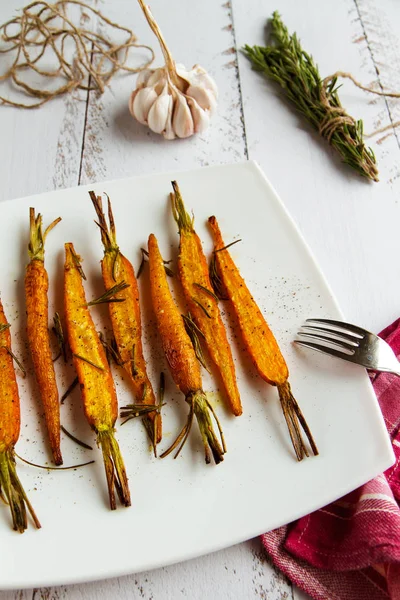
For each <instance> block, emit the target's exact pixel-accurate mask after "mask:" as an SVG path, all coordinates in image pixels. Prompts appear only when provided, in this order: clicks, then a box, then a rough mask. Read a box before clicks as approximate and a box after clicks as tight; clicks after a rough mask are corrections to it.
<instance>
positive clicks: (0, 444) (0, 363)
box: [0, 301, 40, 533]
mask: <svg viewBox="0 0 400 600" xmlns="http://www.w3.org/2000/svg"><path fill="white" fill-rule="evenodd" d="M20 423H21V420H20V406H19V394H18V385H17V380H16V377H15V371H14V365H13V359H12V355H11V335H10V325H9V323H7V319H6V317H5V315H4V310H3V305H2V303H1V301H0V496H1V497H2V498H5V499H6V500H7V503H8V505H9V507H10V510H11V517H12V522H13V527H14V529H15V531H19V532H20V533H23V532H24V531H25V529H26V528H27V526H28V521H27V514H26V508H28V511H29V513H30V515H31V517H32V519H33V521H34V523H35V525H36V527H37V528H40V523H39V520H38V518H37V516H36V515H35V511H34V510H33V508H32V506H31V504H30V502H29V500H28V498H27V496H26V494H25V491H24V488H23V487H22V484H21V482H20V480H19V478H18V475H17V470H16V465H15V454H14V446H15V444H16V443H17V441H18V438H19V431H20Z"/></svg>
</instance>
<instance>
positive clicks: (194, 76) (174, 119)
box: [129, 0, 218, 140]
mask: <svg viewBox="0 0 400 600" xmlns="http://www.w3.org/2000/svg"><path fill="white" fill-rule="evenodd" d="M138 1H139V4H140V6H141V8H142V10H143V12H144V14H145V16H146V19H147V21H148V23H149V25H150V27H151V28H152V30H153V31H154V33H155V34H156V36H157V38H158V40H159V42H160V45H161V49H162V51H163V54H164V58H165V66H164V67H160V68H158V69H145V70H144V71H141V72H140V73H139V75H138V78H137V81H136V89H135V90H134V91H133V92H132V94H131V97H130V101H129V110H130V112H131V114H132V116H133V117H135V119H137V121H139V123H142V124H143V125H148V127H149V128H150V129H151V130H152V131H154V132H155V133H159V134H162V135H163V136H164V138H166V139H167V140H173V139H175V138H176V137H178V138H187V137H190V136H191V135H193V134H194V133H202V132H203V131H204V130H205V129H206V128H207V127H208V124H209V121H210V116H211V115H212V114H213V113H214V112H215V110H216V107H217V98H218V90H217V86H216V84H215V82H214V80H213V79H212V78H211V77H210V75H208V73H207V71H206V70H205V69H203V68H202V67H200V65H195V66H194V67H193V68H192V69H190V70H187V69H186V68H185V67H184V65H180V64H179V65H177V64H175V61H174V60H173V58H172V56H171V53H170V52H169V50H168V48H167V46H166V44H165V41H164V38H163V37H162V35H161V32H160V30H159V28H158V25H157V23H156V22H155V20H154V18H153V16H152V14H151V12H150V9H149V7H148V6H146V5H145V4H144V3H143V0H138Z"/></svg>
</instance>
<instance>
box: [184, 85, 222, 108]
mask: <svg viewBox="0 0 400 600" xmlns="http://www.w3.org/2000/svg"><path fill="white" fill-rule="evenodd" d="M186 95H187V96H190V97H191V98H194V99H195V100H196V102H197V104H198V105H199V106H200V108H202V109H203V110H208V111H210V113H211V115H213V114H214V113H215V110H216V108H217V101H216V99H215V96H214V94H213V93H212V92H211V90H207V89H206V88H205V87H203V86H200V85H191V86H189V87H188V89H187V90H186Z"/></svg>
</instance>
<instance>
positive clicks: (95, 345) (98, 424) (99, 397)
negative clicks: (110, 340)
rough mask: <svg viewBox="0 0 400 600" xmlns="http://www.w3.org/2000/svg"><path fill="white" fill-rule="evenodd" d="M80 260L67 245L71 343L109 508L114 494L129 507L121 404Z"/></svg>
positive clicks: (66, 299)
mask: <svg viewBox="0 0 400 600" xmlns="http://www.w3.org/2000/svg"><path fill="white" fill-rule="evenodd" d="M79 267H80V259H79V256H78V255H77V254H76V252H75V250H74V247H73V245H72V244H70V243H68V244H65V268H64V302H65V321H66V326H67V334H68V342H69V346H70V348H71V352H72V356H73V362H74V366H75V370H76V372H77V375H78V379H79V384H80V388H81V394H82V400H83V407H84V411H85V415H86V418H87V420H88V423H89V425H90V426H91V428H92V429H93V430H94V431H95V433H96V435H97V443H98V445H99V446H100V447H101V450H102V453H103V460H104V467H105V471H106V478H107V486H108V495H109V500H110V507H111V509H112V510H114V509H115V508H116V501H115V491H116V492H117V494H118V496H119V499H120V501H121V504H123V505H124V506H130V504H131V498H130V493H129V487H128V478H127V475H126V471H125V466H124V462H123V459H122V455H121V451H120V449H119V446H118V442H117V440H116V439H115V436H114V425H115V422H116V420H117V416H118V401H117V395H116V392H115V387H114V382H113V379H112V375H111V371H110V367H109V365H108V362H107V358H106V354H105V350H104V348H103V345H102V343H101V341H100V339H99V336H98V334H97V331H96V327H95V325H94V323H93V320H92V317H91V315H90V311H89V308H88V306H87V302H86V297H85V290H84V287H83V283H82V272H83V271H82V269H81V268H79Z"/></svg>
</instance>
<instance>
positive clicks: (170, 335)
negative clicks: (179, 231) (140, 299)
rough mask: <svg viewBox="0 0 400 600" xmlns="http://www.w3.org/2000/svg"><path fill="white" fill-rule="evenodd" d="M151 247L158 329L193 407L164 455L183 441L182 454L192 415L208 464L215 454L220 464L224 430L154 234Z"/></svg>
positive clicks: (173, 372)
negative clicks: (208, 398) (208, 397)
mask: <svg viewBox="0 0 400 600" xmlns="http://www.w3.org/2000/svg"><path fill="white" fill-rule="evenodd" d="M148 249H149V263H150V289H151V299H152V304H153V308H154V312H155V315H156V319H157V327H158V331H159V333H160V337H161V342H162V345H163V349H164V352H165V356H166V358H167V362H168V365H169V368H170V371H171V375H172V378H173V380H174V381H175V383H176V385H177V386H178V388H179V389H180V391H181V392H182V393H183V394H184V395H185V400H186V402H187V403H188V404H189V406H190V411H189V418H188V422H187V424H186V425H185V427H184V428H183V429H182V431H181V433H180V434H179V436H178V437H177V439H176V440H175V442H174V443H173V444H172V446H171V447H170V448H169V449H168V450H167V451H166V452H164V454H163V455H162V457H163V456H167V455H168V454H169V453H170V452H172V451H173V450H174V449H175V448H176V447H177V446H178V445H179V444H180V447H179V449H178V451H177V454H176V455H175V456H177V455H178V454H179V452H180V450H181V449H182V447H183V445H184V443H185V442H186V439H187V437H188V435H189V433H190V430H191V426H192V423H193V417H194V416H195V417H196V419H197V423H198V425H199V429H200V433H201V437H202V440H203V444H204V451H205V459H206V463H209V462H210V461H211V454H212V455H213V457H214V461H215V462H216V464H218V463H219V462H221V461H222V460H223V458H224V452H225V451H226V450H225V444H224V439H223V435H222V431H221V428H220V425H219V422H218V419H217V417H216V415H215V412H214V410H213V408H212V406H211V404H210V403H209V401H208V400H207V396H206V394H205V393H204V391H203V389H202V381H201V374H200V364H199V362H198V360H197V358H196V354H195V352H194V350H193V346H192V343H191V341H190V338H189V336H188V334H187V333H186V330H185V326H184V324H183V320H182V317H181V314H180V311H179V309H178V307H177V305H176V304H175V302H174V299H173V298H172V295H171V291H170V289H169V286H168V282H167V276H166V273H165V269H164V263H163V259H162V256H161V254H160V250H159V248H158V243H157V240H156V238H155V236H154V235H153V234H151V235H150V237H149V247H148ZM211 415H213V416H214V418H215V420H216V423H217V426H218V429H219V432H220V435H221V442H222V445H221V444H220V442H219V440H218V438H217V436H216V434H215V432H214V428H213V423H212V419H211Z"/></svg>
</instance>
